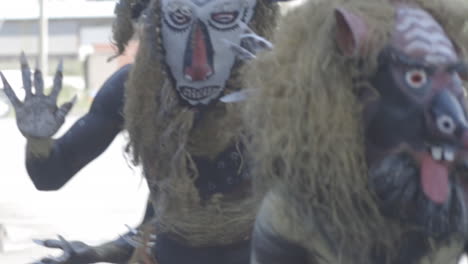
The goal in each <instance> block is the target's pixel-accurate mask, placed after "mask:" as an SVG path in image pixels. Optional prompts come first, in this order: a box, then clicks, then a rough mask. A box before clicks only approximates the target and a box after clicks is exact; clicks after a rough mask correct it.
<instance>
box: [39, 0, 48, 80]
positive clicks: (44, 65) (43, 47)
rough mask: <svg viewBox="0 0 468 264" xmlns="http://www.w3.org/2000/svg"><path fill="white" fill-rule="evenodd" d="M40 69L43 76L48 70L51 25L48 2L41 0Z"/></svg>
mask: <svg viewBox="0 0 468 264" xmlns="http://www.w3.org/2000/svg"><path fill="white" fill-rule="evenodd" d="M39 6H40V8H39V9H40V15H39V67H40V69H41V70H42V72H43V74H45V75H47V70H48V63H49V62H48V45H49V23H48V19H47V0H39Z"/></svg>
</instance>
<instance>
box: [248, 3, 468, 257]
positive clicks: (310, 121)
mask: <svg viewBox="0 0 468 264" xmlns="http://www.w3.org/2000/svg"><path fill="white" fill-rule="evenodd" d="M404 2H409V3H416V4H419V5H421V6H422V7H423V8H425V9H426V10H428V11H429V12H430V13H432V14H433V15H434V17H435V18H436V19H438V21H439V22H440V23H441V24H442V26H443V27H444V28H445V29H446V30H447V32H448V34H449V35H450V37H451V38H452V40H454V42H455V43H456V44H457V45H458V47H459V48H460V53H461V55H462V56H464V58H466V48H467V45H468V41H467V34H466V33H462V30H463V25H465V24H466V22H467V19H468V15H467V14H468V10H467V8H468V3H466V2H464V3H462V1H459V0H453V1H439V0H414V1H413V0H405V1H404ZM336 7H344V8H346V9H348V10H350V11H352V12H354V13H355V14H358V15H360V16H362V17H363V18H364V19H365V20H366V21H367V24H368V25H369V26H370V34H369V36H371V39H370V41H369V43H368V45H367V47H366V48H365V50H366V52H367V54H365V56H364V58H363V59H359V60H358V59H356V58H348V57H343V56H342V55H341V54H340V53H339V52H338V48H337V45H336V43H335V41H334V33H335V20H334V15H333V12H334V8H336ZM394 14H395V10H394V7H393V6H392V5H391V4H390V1H388V0H373V1H368V0H353V1H349V0H348V1H347V0H327V1H321V2H319V3H316V2H314V1H309V2H308V3H306V4H305V5H304V6H303V7H301V8H300V9H296V10H294V11H292V12H290V13H289V14H288V15H287V16H286V17H285V18H284V20H283V21H282V23H281V24H280V27H279V30H278V32H277V34H276V37H275V39H274V41H273V43H275V50H274V52H271V53H267V54H265V55H264V56H260V58H259V59H258V60H257V61H255V62H254V63H253V64H252V65H250V66H249V67H246V69H245V71H244V72H245V74H246V75H247V80H248V81H247V86H249V87H252V88H258V94H257V96H255V97H254V98H251V99H250V100H248V101H247V105H246V106H245V107H244V110H243V115H244V122H245V124H246V125H247V127H248V128H249V130H250V131H251V133H249V135H251V136H252V137H250V138H249V139H248V142H249V143H248V144H246V145H247V146H248V148H249V149H248V153H250V154H251V155H252V158H254V159H255V164H256V165H257V166H256V167H255V169H254V175H255V176H256V177H255V180H256V181H255V187H256V188H255V189H256V190H257V191H258V195H259V196H263V195H264V194H265V192H266V191H267V190H270V189H272V188H273V189H276V188H277V186H283V187H285V186H286V187H285V188H286V189H287V191H286V194H284V193H283V194H284V197H282V198H283V199H286V200H287V204H288V206H289V207H288V208H289V209H288V210H289V214H288V216H289V217H290V218H291V219H295V220H297V221H299V223H301V222H304V219H310V218H311V217H316V216H317V212H319V214H320V215H321V216H323V219H322V220H325V221H326V223H331V224H330V226H332V227H333V228H334V230H333V231H332V232H333V233H334V234H336V236H335V238H338V241H335V242H336V245H337V246H338V248H339V250H338V252H344V248H345V247H346V245H361V246H362V247H361V251H360V252H353V253H354V254H357V255H358V256H356V257H357V259H359V260H360V261H357V262H356V263H369V259H368V257H369V256H370V255H371V254H370V253H371V251H372V250H373V248H375V246H376V245H379V246H381V247H382V248H386V249H388V250H386V251H387V252H388V251H390V252H391V251H392V249H393V246H394V245H395V243H394V242H395V241H394V239H395V237H398V236H399V235H400V232H404V230H399V229H398V228H395V226H400V225H393V223H391V222H390V221H389V220H387V219H384V217H383V216H382V215H380V212H379V210H378V208H377V204H376V203H375V199H374V195H373V193H372V192H371V191H370V190H369V189H368V182H367V181H368V179H367V165H366V162H365V155H364V138H363V127H362V121H361V109H362V105H360V103H359V102H358V101H357V99H356V96H355V94H356V93H358V92H359V87H358V86H355V87H353V85H352V84H353V83H354V82H353V81H354V80H355V79H356V78H360V77H366V76H370V75H372V74H373V73H374V72H375V70H376V66H377V56H378V54H379V52H380V51H381V50H382V49H383V48H384V47H385V46H386V44H387V43H388V39H389V37H390V34H391V32H392V31H393V27H392V25H394ZM364 85H366V84H364ZM367 85H370V84H367ZM280 195H281V194H280ZM284 221H285V222H287V221H288V220H284ZM291 221H294V220H291ZM285 224H288V223H285ZM289 224H291V223H289ZM291 230H294V231H292V232H290V233H288V234H284V235H286V236H288V237H286V238H287V239H290V240H291V241H296V242H298V243H300V244H301V245H304V246H306V247H307V248H309V249H312V248H313V241H310V240H309V239H308V238H309V237H308V236H307V233H306V232H305V230H306V227H304V228H291ZM376 234H379V235H376ZM347 253H349V252H347ZM346 262H347V261H346V260H343V262H342V263H346Z"/></svg>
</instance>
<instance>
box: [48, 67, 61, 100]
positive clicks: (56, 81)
mask: <svg viewBox="0 0 468 264" xmlns="http://www.w3.org/2000/svg"><path fill="white" fill-rule="evenodd" d="M62 79H63V60H62V59H60V62H59V64H58V65H57V71H56V72H55V76H54V84H53V87H52V92H51V93H50V98H52V100H53V101H54V102H55V101H56V100H57V97H58V95H59V93H60V90H62Z"/></svg>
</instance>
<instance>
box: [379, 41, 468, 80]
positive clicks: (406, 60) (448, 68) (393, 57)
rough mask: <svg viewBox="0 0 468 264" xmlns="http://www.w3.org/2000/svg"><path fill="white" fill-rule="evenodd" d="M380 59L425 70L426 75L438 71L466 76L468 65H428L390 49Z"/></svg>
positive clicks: (463, 63) (459, 62)
mask: <svg viewBox="0 0 468 264" xmlns="http://www.w3.org/2000/svg"><path fill="white" fill-rule="evenodd" d="M382 58H383V59H384V60H387V61H390V62H392V63H395V64H398V65H404V66H407V67H412V68H421V69H424V70H426V71H427V72H428V73H434V72H435V71H437V70H439V71H445V72H449V73H459V74H460V75H466V74H468V63H467V62H465V61H461V60H460V61H457V62H455V63H448V64H438V65H435V64H429V63H427V62H426V61H424V60H421V59H417V58H414V57H412V56H409V55H406V54H405V53H403V52H401V51H398V50H397V49H395V48H391V47H389V48H387V49H385V51H384V52H383V57H382Z"/></svg>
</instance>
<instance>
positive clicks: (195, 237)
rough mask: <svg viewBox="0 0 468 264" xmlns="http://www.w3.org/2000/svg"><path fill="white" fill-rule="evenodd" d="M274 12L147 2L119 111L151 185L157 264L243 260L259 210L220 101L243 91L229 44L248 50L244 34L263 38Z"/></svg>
mask: <svg viewBox="0 0 468 264" xmlns="http://www.w3.org/2000/svg"><path fill="white" fill-rule="evenodd" d="M276 13H277V7H276V4H272V3H269V2H268V1H251V0H248V1H224V0H221V1H219V0H216V1H214V0H212V1H197V0H184V1H169V0H161V1H159V0H154V1H152V2H151V3H150V6H149V8H148V9H147V10H146V11H145V14H146V16H145V18H144V20H142V24H143V31H144V32H143V35H142V37H141V38H140V46H139V51H138V54H137V58H136V61H135V64H134V67H133V69H132V72H131V74H130V78H129V81H128V83H127V87H126V94H125V96H126V102H125V108H124V113H125V127H126V129H127V130H128V131H129V135H130V146H131V151H132V153H133V156H134V160H135V162H137V163H141V164H142V165H143V169H144V174H145V177H146V179H147V181H148V184H149V187H150V192H151V194H150V195H151V199H152V201H153V206H154V209H155V222H156V227H155V229H156V231H157V239H156V244H155V248H154V255H155V256H156V259H157V261H158V262H159V263H160V264H169V263H191V264H192V263H200V264H201V263H203V264H206V263H233V264H234V263H248V262H249V258H250V257H249V245H250V243H249V239H250V233H251V230H252V227H253V222H254V218H255V212H256V210H257V205H258V202H257V200H256V199H254V197H253V196H252V193H251V187H250V186H251V178H250V175H249V173H248V171H249V170H248V162H247V160H246V159H245V155H244V151H243V146H242V144H241V143H240V139H241V137H242V134H243V126H242V124H241V123H240V113H239V111H237V106H235V105H232V104H226V103H224V102H222V101H220V98H222V97H223V96H226V95H228V94H231V93H235V92H238V91H240V90H241V89H242V88H244V87H242V85H241V81H242V75H241V74H240V73H239V69H240V67H241V65H242V61H241V60H239V59H238V58H237V57H236V55H235V54H236V53H235V52H234V51H233V50H231V49H230V48H229V45H231V44H233V45H234V46H235V47H236V48H240V47H246V45H245V43H243V42H242V41H241V39H240V38H242V37H243V34H244V33H248V34H251V33H252V32H254V33H255V34H259V35H260V36H265V37H268V36H270V35H271V32H272V31H273V28H274V26H275V21H274V20H275V17H276ZM239 37H240V38H239ZM236 45H239V46H236ZM177 252H179V254H177Z"/></svg>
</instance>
